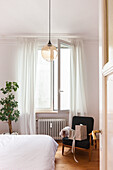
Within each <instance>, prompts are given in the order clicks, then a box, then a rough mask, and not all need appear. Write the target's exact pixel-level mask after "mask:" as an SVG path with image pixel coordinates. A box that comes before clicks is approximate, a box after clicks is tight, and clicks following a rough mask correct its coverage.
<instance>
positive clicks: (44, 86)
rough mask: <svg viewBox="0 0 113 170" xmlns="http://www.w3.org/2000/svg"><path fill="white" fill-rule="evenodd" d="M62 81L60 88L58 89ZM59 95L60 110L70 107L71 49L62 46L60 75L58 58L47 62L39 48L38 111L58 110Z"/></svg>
mask: <svg viewBox="0 0 113 170" xmlns="http://www.w3.org/2000/svg"><path fill="white" fill-rule="evenodd" d="M58 81H60V90H59V89H58ZM58 95H60V110H69V109H70V49H69V48H61V55H60V75H59V76H58V58H57V59H55V60H54V61H53V62H47V61H46V60H44V59H43V58H42V56H41V50H38V66H37V85H36V102H35V104H36V109H37V111H57V110H58Z"/></svg>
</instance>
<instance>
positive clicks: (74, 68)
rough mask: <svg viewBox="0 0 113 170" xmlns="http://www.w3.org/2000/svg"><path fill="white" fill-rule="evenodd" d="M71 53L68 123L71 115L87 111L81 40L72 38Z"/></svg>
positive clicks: (70, 120)
mask: <svg viewBox="0 0 113 170" xmlns="http://www.w3.org/2000/svg"><path fill="white" fill-rule="evenodd" d="M72 43H73V47H72V55H71V81H70V83H71V86H70V87H71V89H70V103H71V106H70V114H69V125H70V126H71V124H72V117H73V116H76V115H85V114H86V113H87V105H86V95H85V85H84V84H85V83H84V69H83V60H84V48H83V41H82V40H74V41H73V42H72Z"/></svg>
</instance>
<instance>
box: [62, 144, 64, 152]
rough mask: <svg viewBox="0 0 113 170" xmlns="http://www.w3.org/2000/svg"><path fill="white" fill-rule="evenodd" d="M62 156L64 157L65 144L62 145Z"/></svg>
mask: <svg viewBox="0 0 113 170" xmlns="http://www.w3.org/2000/svg"><path fill="white" fill-rule="evenodd" d="M62 155H64V144H62Z"/></svg>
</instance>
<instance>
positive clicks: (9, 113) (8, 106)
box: [0, 81, 20, 134]
mask: <svg viewBox="0 0 113 170" xmlns="http://www.w3.org/2000/svg"><path fill="white" fill-rule="evenodd" d="M18 88H19V86H18V84H17V83H16V82H8V81H7V82H6V87H5V88H1V89H0V91H1V92H2V94H3V95H4V98H1V99H0V120H2V121H6V122H7V123H8V125H9V133H10V134H11V133H12V121H15V122H16V121H17V120H18V118H19V114H20V112H19V111H18V109H17V107H18V102H17V101H16V100H15V96H14V93H15V92H16V91H17V89H18Z"/></svg>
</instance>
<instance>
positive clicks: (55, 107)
mask: <svg viewBox="0 0 113 170" xmlns="http://www.w3.org/2000/svg"><path fill="white" fill-rule="evenodd" d="M53 64H54V66H53V70H54V74H53V76H54V77H53V80H54V83H53V88H54V110H58V57H57V59H55V60H54V63H53Z"/></svg>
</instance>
